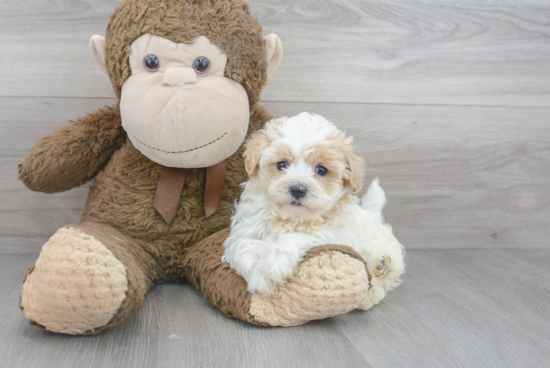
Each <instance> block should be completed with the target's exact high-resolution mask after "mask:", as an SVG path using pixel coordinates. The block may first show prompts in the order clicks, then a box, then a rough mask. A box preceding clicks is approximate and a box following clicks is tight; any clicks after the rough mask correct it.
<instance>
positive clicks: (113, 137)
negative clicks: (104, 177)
mask: <svg viewBox="0 0 550 368" xmlns="http://www.w3.org/2000/svg"><path fill="white" fill-rule="evenodd" d="M125 136H126V133H125V132H124V130H123V129H122V123H121V119H120V108H119V106H118V104H117V105H115V106H113V107H104V108H102V109H99V110H97V111H95V112H93V113H89V114H88V115H85V116H83V117H80V118H78V119H77V120H75V121H71V122H70V124H69V125H66V126H64V127H61V128H58V129H56V130H55V131H53V132H52V133H49V134H46V135H45V136H43V137H42V138H40V140H38V142H36V144H35V145H34V147H33V148H32V149H31V151H30V152H29V154H28V155H27V157H26V158H25V161H24V162H23V164H21V165H19V179H20V180H21V181H23V183H24V184H25V185H26V186H27V188H29V189H31V190H34V191H37V192H44V193H57V192H63V191H65V190H69V189H71V188H74V187H77V186H80V185H82V184H84V183H86V182H87V181H89V180H91V179H93V178H94V177H95V176H96V174H97V173H98V172H99V170H101V169H102V168H103V167H104V166H105V165H106V164H107V162H108V161H109V159H110V158H111V155H112V154H113V152H114V151H115V150H116V149H118V148H119V147H120V146H121V145H122V143H124V140H125Z"/></svg>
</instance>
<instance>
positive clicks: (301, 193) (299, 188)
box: [289, 185, 307, 200]
mask: <svg viewBox="0 0 550 368" xmlns="http://www.w3.org/2000/svg"><path fill="white" fill-rule="evenodd" d="M289 190H290V195H291V196H292V197H293V198H294V199H296V200H300V199H302V198H304V197H305V196H306V193H307V188H306V187H304V186H303V185H293V186H291V187H290V189H289Z"/></svg>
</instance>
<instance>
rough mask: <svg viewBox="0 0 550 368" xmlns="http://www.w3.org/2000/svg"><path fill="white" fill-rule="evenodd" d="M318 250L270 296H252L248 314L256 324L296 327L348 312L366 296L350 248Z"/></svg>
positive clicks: (361, 267) (365, 282)
mask: <svg viewBox="0 0 550 368" xmlns="http://www.w3.org/2000/svg"><path fill="white" fill-rule="evenodd" d="M318 248H320V249H317V248H316V249H314V250H312V252H310V254H308V256H307V257H306V259H305V260H304V261H303V262H302V264H301V266H300V268H299V270H298V273H297V274H296V275H295V276H294V277H293V278H292V279H290V280H289V281H288V283H286V284H285V285H283V286H281V287H280V288H279V289H277V290H276V291H275V292H274V293H273V294H270V295H261V294H253V295H252V299H251V303H250V314H251V315H252V316H254V318H255V320H256V321H257V322H260V323H267V324H268V325H270V326H296V325H300V324H303V323H306V322H308V321H312V320H316V319H323V318H328V317H334V316H336V315H338V314H343V313H347V312H349V311H351V310H353V309H355V308H357V306H358V305H359V303H361V301H362V300H363V299H364V298H365V297H366V296H367V293H368V289H369V279H368V275H367V271H366V267H365V263H364V261H363V260H362V259H361V258H360V257H359V256H358V255H357V254H356V253H355V252H354V251H353V250H352V249H351V248H348V247H339V246H338V247H334V246H333V247H332V249H330V248H329V247H327V246H323V247H318ZM334 249H338V250H334ZM344 249H345V252H344Z"/></svg>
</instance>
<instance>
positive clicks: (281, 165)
mask: <svg viewBox="0 0 550 368" xmlns="http://www.w3.org/2000/svg"><path fill="white" fill-rule="evenodd" d="M286 168H288V162H286V161H281V162H277V169H278V170H282V169H286Z"/></svg>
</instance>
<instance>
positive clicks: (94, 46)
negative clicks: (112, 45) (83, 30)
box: [89, 35, 108, 74]
mask: <svg viewBox="0 0 550 368" xmlns="http://www.w3.org/2000/svg"><path fill="white" fill-rule="evenodd" d="M89 46H90V52H91V53H92V56H93V57H94V59H95V61H96V62H97V64H98V65H99V66H100V67H101V69H103V71H104V72H105V73H107V65H106V64H105V37H103V36H100V35H93V36H92V38H90V44H89ZM107 74H108V73H107Z"/></svg>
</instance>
